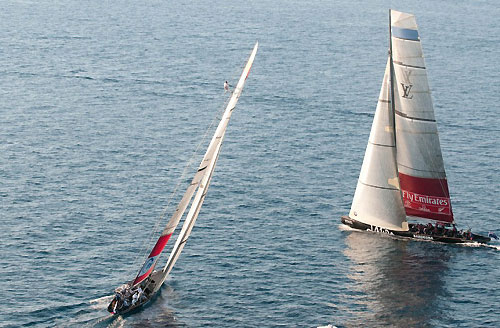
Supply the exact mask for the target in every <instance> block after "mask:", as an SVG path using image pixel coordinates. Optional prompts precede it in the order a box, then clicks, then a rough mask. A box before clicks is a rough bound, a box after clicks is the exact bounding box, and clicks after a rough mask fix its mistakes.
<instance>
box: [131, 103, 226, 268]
mask: <svg viewBox="0 0 500 328" xmlns="http://www.w3.org/2000/svg"><path fill="white" fill-rule="evenodd" d="M228 102H229V98H227V99H226V100H225V102H224V106H223V107H222V111H223V110H224V108H225V107H226V104H227V103H228ZM220 115H221V110H219V111H218V112H217V113H216V115H215V117H214V118H213V119H212V122H211V123H210V124H209V126H208V128H207V129H206V130H205V133H204V135H203V137H202V139H201V141H200V142H199V143H198V145H197V146H196V148H195V150H194V151H193V154H192V155H191V157H190V158H189V160H188V161H187V163H186V165H185V166H184V170H183V172H182V174H181V176H180V178H179V179H178V182H177V184H176V186H175V188H174V190H173V191H172V193H171V195H170V196H169V198H168V202H167V205H166V206H165V208H164V209H163V211H162V213H161V214H160V216H159V218H158V219H157V221H156V224H155V226H154V228H153V229H152V231H151V233H150V235H149V238H147V239H144V241H143V242H142V244H141V246H140V247H139V249H140V252H138V253H137V255H136V257H135V259H134V261H133V262H132V263H133V264H134V265H133V266H131V269H130V270H129V271H130V272H129V274H131V272H132V270H135V269H134V268H135V265H136V264H138V263H140V262H144V261H145V260H146V258H147V256H148V253H146V252H147V250H148V247H149V245H151V244H152V242H153V240H154V237H155V236H157V234H158V231H159V227H160V224H161V223H162V221H163V220H164V219H165V216H166V215H167V212H168V209H169V207H170V204H171V203H172V201H173V199H174V197H175V195H176V194H177V191H178V189H179V186H180V185H181V184H182V183H183V182H184V179H185V176H186V174H187V172H188V170H189V169H190V168H191V167H192V165H193V163H194V161H195V158H196V156H197V155H198V152H199V150H200V148H201V146H202V145H203V144H204V143H205V141H206V138H207V136H208V135H211V134H210V133H209V132H210V131H211V130H213V127H214V125H215V123H216V122H218V121H219V120H220V118H219V116H220ZM142 254H144V255H142ZM139 259H142V261H139Z"/></svg>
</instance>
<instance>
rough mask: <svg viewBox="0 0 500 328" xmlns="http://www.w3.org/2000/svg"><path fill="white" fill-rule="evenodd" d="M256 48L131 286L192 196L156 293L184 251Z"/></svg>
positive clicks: (154, 257)
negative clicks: (176, 202) (199, 160)
mask: <svg viewBox="0 0 500 328" xmlns="http://www.w3.org/2000/svg"><path fill="white" fill-rule="evenodd" d="M258 45H259V43H258V42H257V43H256V44H255V46H254V48H253V51H252V53H251V55H250V57H249V59H248V61H247V63H246V65H245V68H244V70H243V73H242V74H241V77H240V79H239V81H238V84H237V85H236V87H235V89H234V90H233V93H232V95H231V98H230V100H229V102H228V105H227V106H226V109H225V111H224V114H223V115H222V118H221V120H220V123H219V125H218V126H217V129H216V130H215V133H214V136H213V137H212V140H211V141H210V144H209V146H208V149H207V151H206V153H205V156H203V159H202V161H201V164H200V166H199V167H198V171H197V172H196V174H195V176H194V178H193V180H192V181H191V184H190V185H189V187H188V188H187V190H186V192H185V194H184V196H183V197H182V199H181V201H180V202H179V204H178V205H177V208H176V210H175V212H174V214H173V215H172V217H171V218H170V220H169V221H168V223H167V225H166V226H165V229H164V230H163V232H162V234H161V236H160V238H159V239H158V241H157V242H156V244H155V246H154V247H153V250H152V251H151V253H150V254H149V256H148V258H147V259H146V261H145V262H144V265H143V266H142V268H141V270H140V271H139V273H138V275H137V277H136V278H135V280H134V282H133V285H134V286H135V285H137V284H140V283H141V282H142V281H144V280H145V279H146V278H147V277H148V276H149V275H150V274H151V272H153V269H154V267H155V265H156V263H157V261H158V257H159V255H160V254H161V252H162V251H163V249H164V248H165V245H166V244H167V242H168V240H169V239H170V237H171V236H172V234H173V232H174V230H175V228H176V227H177V225H178V224H179V221H180V219H181V218H182V216H183V214H184V212H185V211H186V209H187V207H188V205H189V202H190V201H191V199H192V198H193V195H194V194H195V192H196V195H195V197H194V199H193V202H192V204H191V208H190V209H189V212H188V214H187V216H186V219H185V222H184V224H183V226H182V229H181V232H180V234H179V237H178V238H177V241H176V243H175V245H174V248H173V250H172V253H171V254H170V257H169V259H168V261H167V265H166V266H165V268H164V270H163V272H164V274H163V276H162V278H161V279H162V281H161V282H160V283H158V284H156V289H158V288H160V287H161V285H162V283H163V281H164V280H165V278H166V276H167V275H168V273H169V272H170V270H171V269H172V267H173V265H174V264H175V261H176V260H177V258H178V257H179V255H180V253H181V251H182V248H183V247H184V244H185V242H186V241H187V239H188V237H189V235H190V233H191V230H192V229H193V226H194V223H195V222H196V218H197V217H198V213H199V212H200V209H201V205H202V204H203V200H204V198H205V195H206V193H207V190H208V186H209V184H210V181H211V179H212V175H213V172H214V169H215V165H216V163H217V159H218V158H219V153H220V149H221V146H222V141H223V140H224V135H225V133H226V129H227V126H228V123H229V119H230V118H231V114H232V111H233V109H234V108H235V107H236V103H237V102H238V99H239V98H240V95H241V93H242V91H243V86H244V84H245V81H246V78H247V77H248V74H249V73H250V68H251V67H252V64H253V61H254V58H255V55H256V53H257V48H258Z"/></svg>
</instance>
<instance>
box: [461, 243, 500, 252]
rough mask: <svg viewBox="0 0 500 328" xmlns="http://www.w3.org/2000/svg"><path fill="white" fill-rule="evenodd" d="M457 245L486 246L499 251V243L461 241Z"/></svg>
mask: <svg viewBox="0 0 500 328" xmlns="http://www.w3.org/2000/svg"><path fill="white" fill-rule="evenodd" d="M459 245H460V246H464V247H486V248H492V249H496V250H497V251H500V245H498V244H480V243H462V244H459Z"/></svg>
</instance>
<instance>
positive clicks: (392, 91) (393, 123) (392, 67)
mask: <svg viewBox="0 0 500 328" xmlns="http://www.w3.org/2000/svg"><path fill="white" fill-rule="evenodd" d="M391 11H392V10H391V9H389V59H390V60H389V67H390V74H389V75H390V76H389V81H390V82H391V88H390V89H391V108H392V128H393V131H394V133H393V134H394V145H396V104H395V103H394V79H393V77H394V62H393V57H392V28H391V26H392V21H391V16H392V15H391ZM396 152H397V147H396Z"/></svg>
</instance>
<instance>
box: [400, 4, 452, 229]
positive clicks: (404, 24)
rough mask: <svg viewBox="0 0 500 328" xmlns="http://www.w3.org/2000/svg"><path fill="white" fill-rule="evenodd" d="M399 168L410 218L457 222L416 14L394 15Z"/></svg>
mask: <svg viewBox="0 0 500 328" xmlns="http://www.w3.org/2000/svg"><path fill="white" fill-rule="evenodd" d="M391 30H392V33H391V34H392V37H391V41H392V49H391V53H392V59H393V64H394V65H393V67H394V75H395V76H394V77H393V78H394V81H393V88H394V95H395V97H394V100H395V104H394V111H395V125H396V148H397V169H398V172H399V183H400V186H401V195H402V198H403V203H404V207H405V210H406V214H407V215H408V216H417V217H421V218H428V219H433V220H438V221H443V222H453V212H452V209H451V202H450V195H449V191H448V183H447V180H446V173H445V169H444V164H443V157H442V154H441V146H440V143H439V136H438V130H437V123H436V120H435V117H434V108H433V105H432V99H431V93H430V89H429V83H428V81H427V72H426V68H425V62H424V57H423V52H422V46H421V44H420V37H419V33H418V28H417V24H416V21H415V16H413V15H410V14H406V13H402V12H398V11H393V10H392V11H391Z"/></svg>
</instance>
